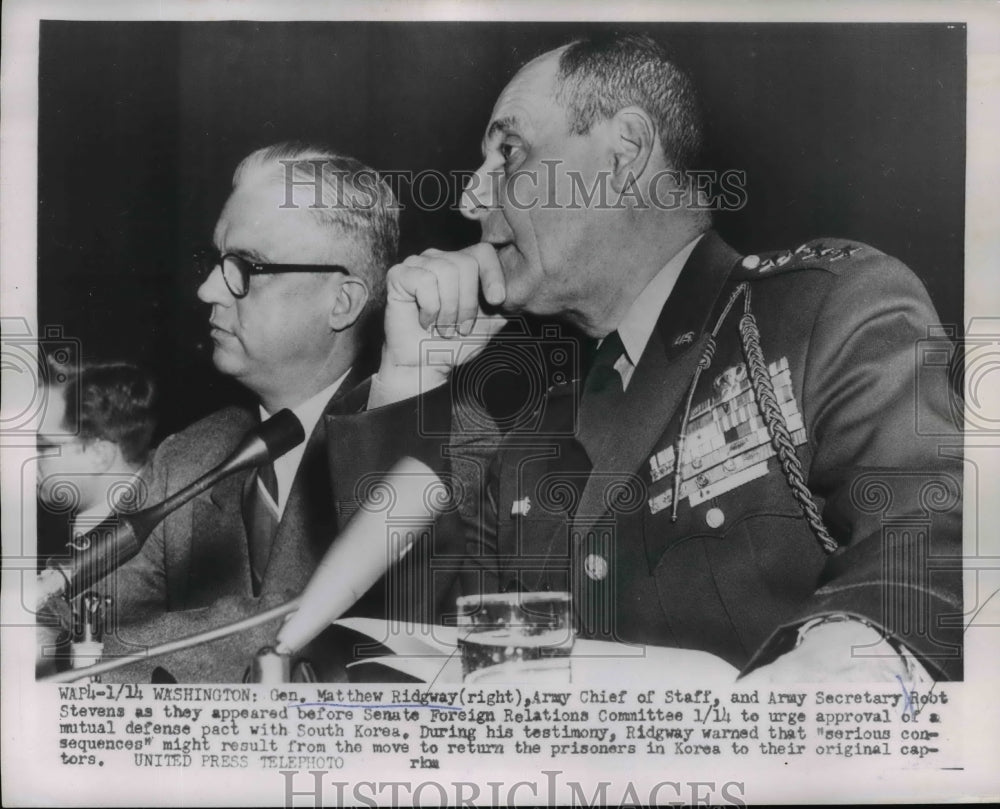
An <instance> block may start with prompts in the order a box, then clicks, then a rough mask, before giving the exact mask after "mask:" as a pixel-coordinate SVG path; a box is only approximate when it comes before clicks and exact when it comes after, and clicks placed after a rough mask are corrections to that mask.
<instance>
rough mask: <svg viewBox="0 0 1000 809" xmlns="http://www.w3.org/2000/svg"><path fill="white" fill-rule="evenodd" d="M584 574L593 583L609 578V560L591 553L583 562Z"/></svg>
mask: <svg viewBox="0 0 1000 809" xmlns="http://www.w3.org/2000/svg"><path fill="white" fill-rule="evenodd" d="M583 572H584V573H586V574H587V577H588V578H590V579H592V580H593V581H603V580H604V579H606V578H607V576H608V560H607V559H605V558H604V557H603V556H599V555H598V554H596V553H591V554H589V555H588V556H587V558H586V559H584V560H583Z"/></svg>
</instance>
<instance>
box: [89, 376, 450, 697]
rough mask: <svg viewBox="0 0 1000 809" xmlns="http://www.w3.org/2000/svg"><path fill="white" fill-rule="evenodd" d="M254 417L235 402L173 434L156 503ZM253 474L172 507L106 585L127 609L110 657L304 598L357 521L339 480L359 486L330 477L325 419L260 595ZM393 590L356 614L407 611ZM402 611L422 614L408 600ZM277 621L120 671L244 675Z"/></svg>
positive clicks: (142, 676) (154, 492)
mask: <svg viewBox="0 0 1000 809" xmlns="http://www.w3.org/2000/svg"><path fill="white" fill-rule="evenodd" d="M352 378H353V374H352V375H351V376H349V377H348V378H347V379H346V380H345V381H344V383H343V384H342V385H341V386H340V388H339V390H338V393H337V394H335V395H334V397H333V399H332V400H331V402H330V404H329V405H328V406H327V411H329V410H331V409H332V408H334V407H335V406H337V404H338V402H340V401H341V400H342V399H344V398H345V397H346V395H347V393H348V391H349V387H350V386H351V385H352ZM256 424H257V415H256V413H254V412H252V411H250V410H248V409H243V408H228V409H225V410H222V411H219V412H217V413H214V414H212V415H211V416H208V417H207V418H205V419H203V420H201V421H199V422H197V423H195V424H194V425H192V426H190V427H188V428H187V429H185V430H183V431H182V432H180V433H178V434H176V435H173V436H171V437H170V438H168V439H166V440H165V441H164V442H163V444H162V445H161V446H160V447H159V449H158V450H157V452H156V455H155V458H154V460H153V463H152V469H151V474H150V476H149V477H148V479H147V481H146V482H147V485H148V491H147V492H146V493H145V494H146V502H149V503H156V502H160V501H161V500H162V499H164V498H165V497H166V496H167V495H168V494H171V493H173V492H176V491H179V490H180V489H182V488H183V487H184V486H186V485H187V484H189V483H191V482H192V481H194V480H196V479H197V478H198V477H200V476H201V475H202V474H204V473H205V472H207V471H208V470H209V469H212V468H213V467H215V466H216V465H217V464H219V463H221V462H222V461H223V460H224V459H225V458H226V457H227V456H228V455H229V453H231V452H232V450H233V449H234V448H235V447H236V445H237V443H238V442H239V440H240V439H241V438H242V437H243V436H244V435H245V434H246V432H247V431H248V430H250V429H252V428H253V427H254V426H255V425H256ZM251 474H252V473H251V472H250V471H246V472H242V473H237V474H234V475H231V476H230V477H228V478H225V479H223V480H222V481H220V482H219V483H218V484H216V485H215V486H214V487H212V488H211V489H209V490H208V491H207V492H205V493H204V494H201V495H199V496H197V497H195V498H194V499H193V500H191V501H190V502H189V503H188V504H186V505H185V506H183V507H182V508H180V509H178V510H177V511H175V512H174V513H172V514H171V515H170V516H168V517H167V518H166V519H165V520H164V521H163V523H162V524H161V525H160V526H159V527H158V528H157V529H156V530H155V531H154V532H153V533H152V534H151V535H150V537H149V539H148V540H147V541H146V543H145V545H144V546H143V549H142V551H141V553H140V554H139V555H138V556H136V557H135V558H134V559H132V560H131V561H129V562H128V563H126V564H125V565H124V566H122V567H121V568H120V569H119V570H118V571H117V572H116V573H115V574H113V577H112V578H110V579H109V580H107V581H106V583H105V587H104V590H105V591H106V592H108V593H110V594H111V595H112V596H113V598H114V599H115V607H114V612H115V614H116V615H117V616H118V627H117V630H116V633H115V636H113V637H111V638H108V639H106V645H105V656H106V657H110V656H114V655H117V654H122V653H134V652H137V651H139V650H141V649H142V648H143V647H145V646H149V645H155V644H159V643H163V642H165V641H168V640H174V639H177V638H180V637H184V636H186V635H190V634H193V633H195V632H199V631H203V630H205V629H208V628H211V627H215V626H220V625H223V624H226V623H230V622H232V621H235V620H239V619H242V618H246V617H248V616H250V615H253V614H256V613H258V612H262V611H264V610H266V609H269V608H271V607H275V606H278V605H279V604H282V603H284V602H286V601H288V600H289V599H291V598H293V597H295V596H297V595H298V594H299V593H301V591H302V589H303V588H304V587H305V585H306V584H307V583H308V581H309V579H310V577H311V575H312V573H313V572H314V571H315V569H316V566H317V565H318V563H319V561H320V560H321V559H322V558H323V555H324V554H325V553H326V552H327V549H328V548H329V547H330V545H331V542H333V540H334V538H335V537H336V536H337V534H338V532H339V531H340V530H341V529H342V528H343V525H344V523H345V522H346V520H347V517H348V516H349V515H345V514H342V513H339V512H338V510H337V509H336V508H335V506H334V503H335V502H336V496H335V491H336V490H337V488H338V487H340V488H342V489H344V490H346V491H353V490H354V488H355V482H354V481H353V480H348V479H346V478H342V479H341V480H339V481H337V482H336V484H335V483H334V482H333V481H331V476H330V471H329V467H328V464H327V452H326V423H325V421H324V419H323V418H322V417H321V418H320V420H319V422H318V423H317V426H316V428H315V430H314V431H313V433H312V434H311V435H310V436H309V437H308V438H307V445H306V449H305V452H304V454H303V457H302V461H301V463H300V465H299V468H298V470H297V472H296V475H295V479H294V482H293V484H292V487H291V490H290V491H289V495H288V500H287V502H286V505H285V509H284V512H283V514H282V518H281V521H280V523H279V525H278V528H277V533H276V535H275V538H274V543H273V545H272V550H271V555H270V559H269V562H268V565H267V568H266V570H265V571H264V574H263V576H262V580H261V586H260V591H259V594H257V595H254V593H253V589H252V586H251V575H250V557H249V550H248V542H247V533H246V528H245V525H244V520H243V513H242V501H243V493H244V490H245V487H246V485H247V481H248V478H249V476H250V475H251ZM343 474H345V475H346V474H348V473H347V472H346V471H345V472H344V473H343ZM332 495H333V496H332ZM345 575H347V572H345ZM443 586H444V585H443ZM383 587H384V582H382V583H381V584H377V585H376V586H375V587H373V588H372V590H371V591H370V592H369V593H367V594H366V595H365V597H363V599H362V601H361V602H359V604H358V605H357V606H356V607H355V610H354V613H355V614H360V615H370V616H373V617H386V616H387V614H389V613H391V612H392V611H393V609H394V608H396V607H399V602H398V600H393V599H389V598H387V597H386V596H385V594H384V592H383V590H382V588H383ZM404 606H405V607H406V608H407V609H411V608H412V609H417V608H416V607H414V605H412V604H410V603H409V602H407V603H406V604H405V605H404ZM400 617H408V618H410V619H413V620H426V619H428V617H429V613H420V612H419V610H417V611H416V613H415V614H407V615H406V616H400ZM279 625H280V621H272V622H270V623H269V624H265V625H264V626H263V627H260V628H258V629H255V630H251V631H249V632H243V633H240V634H238V635H235V636H232V637H231V638H228V639H225V640H222V641H216V642H213V643H211V644H209V645H206V646H203V647H198V648H195V649H192V650H190V651H187V652H181V653H177V654H172V655H169V656H167V657H164V658H162V659H155V660H150V661H144V662H142V663H136V664H134V665H132V666H129V667H127V668H125V669H122V670H120V671H118V672H113V673H112V675H111V676H112V677H113V678H118V679H122V680H125V681H140V682H141V681H148V680H149V677H150V672H151V671H152V669H154V668H155V667H157V666H162V667H163V668H164V669H166V671H168V672H169V673H170V674H171V675H172V676H174V677H175V678H177V679H179V680H180V681H182V682H192V681H224V682H235V681H239V679H240V678H241V677H242V676H243V672H244V669H245V667H246V666H247V665H248V664H249V662H250V660H251V658H252V656H253V654H254V653H255V652H256V651H257V649H259V648H260V647H261V646H264V645H268V644H271V643H273V641H274V637H275V633H276V630H277V628H278V626H279Z"/></svg>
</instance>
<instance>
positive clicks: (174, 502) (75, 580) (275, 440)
mask: <svg viewBox="0 0 1000 809" xmlns="http://www.w3.org/2000/svg"><path fill="white" fill-rule="evenodd" d="M305 437H306V436H305V431H304V430H303V429H302V424H301V423H300V422H299V420H298V418H296V416H295V414H294V413H292V411H291V410H287V409H285V410H280V411H278V412H277V413H275V414H274V415H273V416H271V418H269V419H267V420H266V421H264V422H262V423H261V424H260V425H258V426H257V427H256V428H255V429H253V430H251V431H250V432H248V433H247V434H246V435H245V436H244V437H243V439H242V440H241V441H240V443H239V445H238V446H237V447H236V449H234V450H233V452H232V453H231V454H230V455H229V457H228V458H226V459H225V460H224V461H223V462H222V463H221V464H219V465H218V466H216V467H215V468H214V469H212V470H210V471H208V472H206V473H205V474H204V475H202V476H201V477H200V478H198V480H196V481H194V483H191V484H189V485H188V486H186V487H184V488H183V489H181V490H180V491H179V492H177V493H176V494H174V495H172V496H170V497H168V498H167V499H166V500H164V501H163V502H162V503H160V504H158V505H155V506H150V507H149V508H146V509H143V510H141V511H136V512H134V513H132V514H114V515H112V516H110V517H108V519H106V520H105V521H104V522H102V523H101V524H100V525H98V526H97V527H96V528H94V529H92V530H90V531H88V532H87V533H86V534H84V535H83V536H81V537H79V538H77V539H75V540H73V541H72V542H70V543H69V544H68V547H69V548H71V549H72V557H71V558H70V559H69V561H68V562H65V561H63V562H57V561H55V560H52V559H50V560H49V566H48V568H46V569H45V570H44V571H42V572H41V573H40V574H39V575H38V579H37V583H36V584H37V586H36V591H35V592H36V595H35V605H36V611H37V610H38V609H40V608H41V607H42V606H44V604H45V603H46V602H47V601H48V600H49V599H51V598H54V597H56V596H58V595H61V594H65V595H66V597H67V598H73V597H74V596H76V595H77V594H78V593H80V592H81V591H83V590H85V589H87V588H88V587H90V586H92V585H93V584H94V583H95V582H97V581H100V580H101V579H102V578H104V577H105V576H106V575H108V573H110V572H111V571H113V570H115V569H116V568H118V567H119V566H121V565H123V564H124V563H125V562H127V561H128V560H129V559H131V558H132V557H133V556H135V555H136V554H137V553H139V551H140V550H141V549H142V546H143V544H145V542H146V539H147V538H148V537H149V535H150V533H152V531H153V529H154V528H155V527H156V526H157V525H159V524H160V522H161V521H162V520H163V519H164V518H165V517H166V516H167V515H168V514H170V513H171V512H173V511H176V510H177V509H179V508H180V507H181V506H183V505H184V504H185V503H187V502H188V501H189V500H191V499H192V498H194V497H197V496H198V495H199V494H201V493H202V492H204V491H205V490H207V489H210V488H211V487H212V486H214V485H215V484H216V483H218V482H219V481H220V480H222V479H223V478H225V477H228V476H229V475H232V474H234V473H235V472H239V471H241V470H243V469H248V468H251V467H255V466H260V465H261V464H264V463H268V462H270V461H274V460H276V459H277V458H280V457H281V456H282V455H284V454H285V453H286V452H288V451H289V450H290V449H292V448H293V447H297V446H298V445H299V444H301V443H302V442H303V441H304V440H305Z"/></svg>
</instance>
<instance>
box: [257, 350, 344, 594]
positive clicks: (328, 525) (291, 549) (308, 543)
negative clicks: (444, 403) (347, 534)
mask: <svg viewBox="0 0 1000 809" xmlns="http://www.w3.org/2000/svg"><path fill="white" fill-rule="evenodd" d="M357 381H358V379H357V374H356V373H355V371H354V370H353V369H352V370H351V372H350V373H349V374H348V376H347V378H346V379H345V380H344V381H343V383H342V384H341V385H340V387H339V388H337V392H336V393H334V395H333V396H332V397H331V398H330V401H329V402H328V403H327V405H326V407H325V408H324V411H323V412H324V413H329V412H330V411H331V410H332V409H334V408H335V407H336V406H338V405H339V404H340V403H341V402H343V401H345V400H347V401H349V399H348V397H349V396H350V394H351V391H352V389H353V388H354V386H355V384H356V383H357ZM336 532H337V524H336V519H335V516H334V508H333V486H332V482H331V480H330V467H329V463H328V461H327V457H326V419H325V418H324V417H323V416H320V418H319V420H318V421H317V422H316V426H315V428H313V431H312V433H310V435H309V437H308V439H307V440H306V448H305V451H304V452H303V454H302V462H301V463H300V464H299V468H298V469H297V470H296V472H295V479H294V481H293V482H292V488H291V490H290V491H289V493H288V500H287V502H286V503H285V510H284V512H283V513H282V517H281V522H280V523H278V531H277V534H276V535H275V537H274V545H273V546H272V547H271V556H270V558H269V559H268V563H267V569H266V570H265V571H264V576H263V581H262V583H261V594H264V593H267V592H280V591H287V590H289V589H291V590H295V591H296V592H297V591H299V590H301V589H302V587H303V586H304V585H305V584H306V582H307V581H308V580H309V577H310V576H311V575H312V572H313V571H314V570H315V569H316V565H317V563H318V562H319V560H320V559H322V557H323V554H324V553H325V552H326V549H327V548H328V547H329V546H330V543H331V542H332V541H333V538H334V536H335V534H336ZM248 571H249V568H248ZM248 575H249V573H248Z"/></svg>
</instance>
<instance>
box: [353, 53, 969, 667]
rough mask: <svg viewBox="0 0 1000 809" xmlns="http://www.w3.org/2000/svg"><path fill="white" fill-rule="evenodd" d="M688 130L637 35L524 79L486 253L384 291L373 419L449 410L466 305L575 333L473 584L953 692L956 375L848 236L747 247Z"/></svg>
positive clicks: (906, 300) (491, 144) (682, 79)
mask: <svg viewBox="0 0 1000 809" xmlns="http://www.w3.org/2000/svg"><path fill="white" fill-rule="evenodd" d="M700 126H701V125H700V122H699V117H698V113H697V103H696V98H695V93H694V89H693V87H692V85H691V83H690V81H689V80H688V78H687V77H686V76H685V74H684V73H682V72H681V71H680V70H679V69H678V68H677V67H676V66H675V65H674V64H673V63H672V62H671V61H670V60H669V58H668V57H667V56H666V54H665V53H664V51H663V49H662V48H661V47H660V46H659V45H658V44H657V43H655V42H654V41H652V40H650V39H649V38H646V37H637V36H611V37H602V38H595V39H590V40H584V41H579V42H575V43H571V44H570V45H568V46H565V47H563V48H559V49H557V50H555V51H552V52H550V53H546V54H543V55H542V56H540V57H538V58H537V59H535V60H533V61H532V62H530V63H529V64H527V65H526V66H525V67H524V68H523V69H522V70H521V71H520V72H518V74H517V75H516V76H515V77H514V78H513V79H512V80H511V82H510V83H509V84H508V85H507V87H506V88H505V89H504V91H503V92H502V93H501V95H500V97H499V99H498V100H497V102H496V105H495V107H494V110H493V115H492V118H491V121H490V123H489V124H488V126H487V129H486V134H485V136H484V138H483V155H484V161H483V164H482V166H481V167H480V168H479V170H478V171H477V172H476V174H475V175H474V176H473V178H472V180H471V181H470V184H469V186H468V187H467V190H466V195H465V201H464V202H465V214H466V215H467V216H468V217H470V218H473V219H476V220H478V221H479V222H480V224H481V226H482V242H481V243H480V244H478V245H475V246H474V247H471V248H468V249H466V250H461V251H457V252H452V253H443V252H441V251H437V250H428V251H426V252H425V253H423V254H422V255H420V256H412V257H410V258H408V259H406V260H405V261H404V262H403V263H402V264H401V265H398V266H396V267H394V268H392V269H391V270H390V272H389V276H388V287H389V291H388V306H387V312H386V338H387V342H386V348H385V350H384V352H383V362H382V365H381V367H380V369H379V372H378V375H377V380H378V382H377V384H376V385H373V388H374V389H377V390H378V391H382V392H388V393H386V395H385V398H384V400H381V401H379V402H377V403H382V401H392V400H395V399H398V398H401V397H402V396H404V395H405V394H406V393H412V392H413V391H414V390H415V388H416V384H415V382H414V380H416V379H417V378H418V377H419V382H420V385H421V388H420V389H421V390H422V391H423V395H424V397H425V398H426V399H428V400H432V399H434V397H438V398H440V397H441V396H442V395H443V394H442V393H441V392H442V391H447V390H448V386H446V385H442V384H441V383H443V382H445V381H446V380H447V378H448V374H449V372H450V371H451V368H450V367H448V363H446V362H442V361H441V357H442V356H444V355H443V354H442V353H441V352H438V353H437V355H436V360H435V362H432V363H428V362H427V361H426V357H422V356H421V353H420V351H419V350H417V347H418V346H419V344H420V341H421V340H422V339H423V340H428V339H434V340H441V339H445V340H447V339H451V340H452V341H453V342H454V343H455V345H456V346H458V345H460V344H462V343H463V342H467V341H466V340H465V339H464V338H465V336H466V335H468V334H469V333H470V331H472V330H473V329H474V328H476V325H477V324H478V323H479V322H480V319H482V318H484V310H483V308H481V306H480V304H481V302H485V306H486V309H487V310H490V307H494V308H498V309H499V310H501V311H502V312H503V313H505V314H511V313H519V312H529V313H531V314H535V315H542V316H552V317H556V318H559V319H561V320H563V321H565V322H568V323H571V324H572V325H574V326H576V327H578V328H579V329H580V330H581V331H583V332H584V334H586V335H588V336H589V337H590V338H593V339H594V340H595V341H597V342H599V347H598V348H597V351H596V357H595V358H594V361H593V362H592V363H590V364H589V366H590V367H589V368H583V369H581V373H580V374H578V377H579V384H577V385H564V386H557V387H555V388H553V389H552V390H551V391H549V392H548V394H547V395H546V396H545V398H544V399H543V401H542V402H541V405H540V408H539V413H538V416H539V417H538V419H536V420H535V421H534V422H533V423H532V425H531V428H530V429H529V430H526V431H520V432H518V431H514V432H512V434H510V435H508V436H507V437H506V438H505V440H504V442H503V443H502V444H501V446H500V447H499V450H498V452H497V454H496V457H495V459H494V462H493V465H492V467H491V471H490V474H489V476H488V479H487V481H486V491H485V496H484V498H483V514H482V519H481V521H480V524H479V525H477V526H473V527H472V528H471V530H470V531H469V555H470V562H471V573H472V578H473V586H479V587H481V588H482V589H484V590H508V589H510V588H512V587H514V588H522V589H528V590H542V589H553V590H568V591H570V592H572V594H573V600H574V608H575V611H576V619H577V628H578V630H579V631H580V632H581V633H582V634H584V635H589V636H593V637H601V638H606V639H612V640H620V641H627V642H641V643H653V644H662V645H668V646H680V647H687V648H696V649H703V650H707V651H710V652H712V653H714V654H716V655H719V656H721V657H723V658H725V659H726V660H728V661H729V662H730V663H732V664H733V665H735V666H736V667H737V668H739V669H741V670H742V671H743V672H744V674H750V673H751V672H753V674H752V675H750V676H753V677H756V678H760V679H763V680H771V681H782V680H790V681H794V680H799V679H802V680H810V679H812V680H817V679H827V678H828V679H834V680H836V679H878V680H886V679H887V680H888V681H890V682H891V681H894V680H893V678H894V676H896V675H898V676H900V677H902V678H904V679H905V681H906V682H916V681H920V680H921V679H923V678H925V677H928V676H930V677H938V678H960V677H961V672H962V667H961V639H960V635H961V628H960V625H961V620H960V616H961V612H962V606H961V605H962V602H961V581H960V575H959V572H958V566H959V564H958V558H959V555H960V552H961V523H960V516H961V462H960V451H961V435H960V434H959V432H958V430H957V428H956V427H955V423H954V421H955V420H954V417H953V410H954V406H955V404H956V403H955V402H953V399H952V395H951V390H950V386H949V384H948V379H947V370H946V368H943V367H941V366H940V364H939V365H938V366H937V367H932V368H923V369H921V368H920V367H919V366H918V352H917V349H918V347H919V341H921V340H922V339H925V338H927V337H928V335H929V329H930V328H932V327H933V325H934V324H935V323H937V316H936V314H935V312H934V309H933V307H932V305H931V303H930V301H929V299H928V297H927V295H926V292H925V291H924V290H923V288H922V285H921V284H920V282H919V281H918V280H917V279H916V278H915V277H914V276H913V275H912V273H910V271H909V270H908V269H906V268H905V267H904V266H903V265H902V264H900V263H899V262H898V261H896V260H894V259H892V258H890V257H888V256H886V255H884V254H882V253H880V252H879V251H877V250H875V249H874V248H871V247H868V246H865V245H862V244H859V243H856V242H851V241H845V240H841V239H821V240H817V241H810V242H806V243H804V244H802V245H800V246H798V247H794V246H790V249H788V250H784V251H778V252H776V253H773V254H761V255H756V254H755V255H747V256H742V255H740V254H739V253H737V252H736V251H734V250H733V249H732V248H730V247H729V246H728V245H726V244H725V243H724V242H723V241H722V239H721V238H719V236H718V235H717V234H715V233H714V232H713V231H712V230H711V219H710V215H709V213H708V207H709V205H708V202H707V200H706V198H705V196H704V194H703V193H702V191H703V189H701V188H699V187H697V186H695V185H694V184H692V182H691V181H690V175H688V174H687V172H688V171H689V170H690V169H693V168H696V167H697V166H696V163H695V161H696V160H697V155H698V150H699V146H700V142H701V129H700ZM583 191H586V192H587V196H586V197H585V196H583V195H582V193H581V192H583ZM595 192H596V193H595ZM604 200H609V201H610V202H608V203H605V202H603V201H604ZM480 296H481V297H480ZM486 322H487V326H486V331H488V332H489V331H492V330H494V329H495V328H496V325H497V324H498V322H499V321H498V320H497V319H496V316H495V315H492V316H490V318H488V319H487V320H486ZM939 347H940V348H944V349H945V350H947V345H942V346H939ZM474 353H475V351H474V350H467V351H464V352H463V351H460V350H454V351H452V352H451V354H450V356H451V357H453V358H454V360H453V364H458V363H460V362H461V361H462V360H463V359H467V358H469V357H470V356H472V355H473V354H474ZM422 360H423V365H421V363H422ZM435 385H438V387H437V388H436V389H432V388H434V386H435ZM425 409H427V408H425ZM959 412H960V411H959ZM378 414H379V411H378V410H373V411H371V412H370V413H369V414H367V418H368V420H369V423H371V422H373V421H375V420H377V419H378V418H379V415H378Z"/></svg>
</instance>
